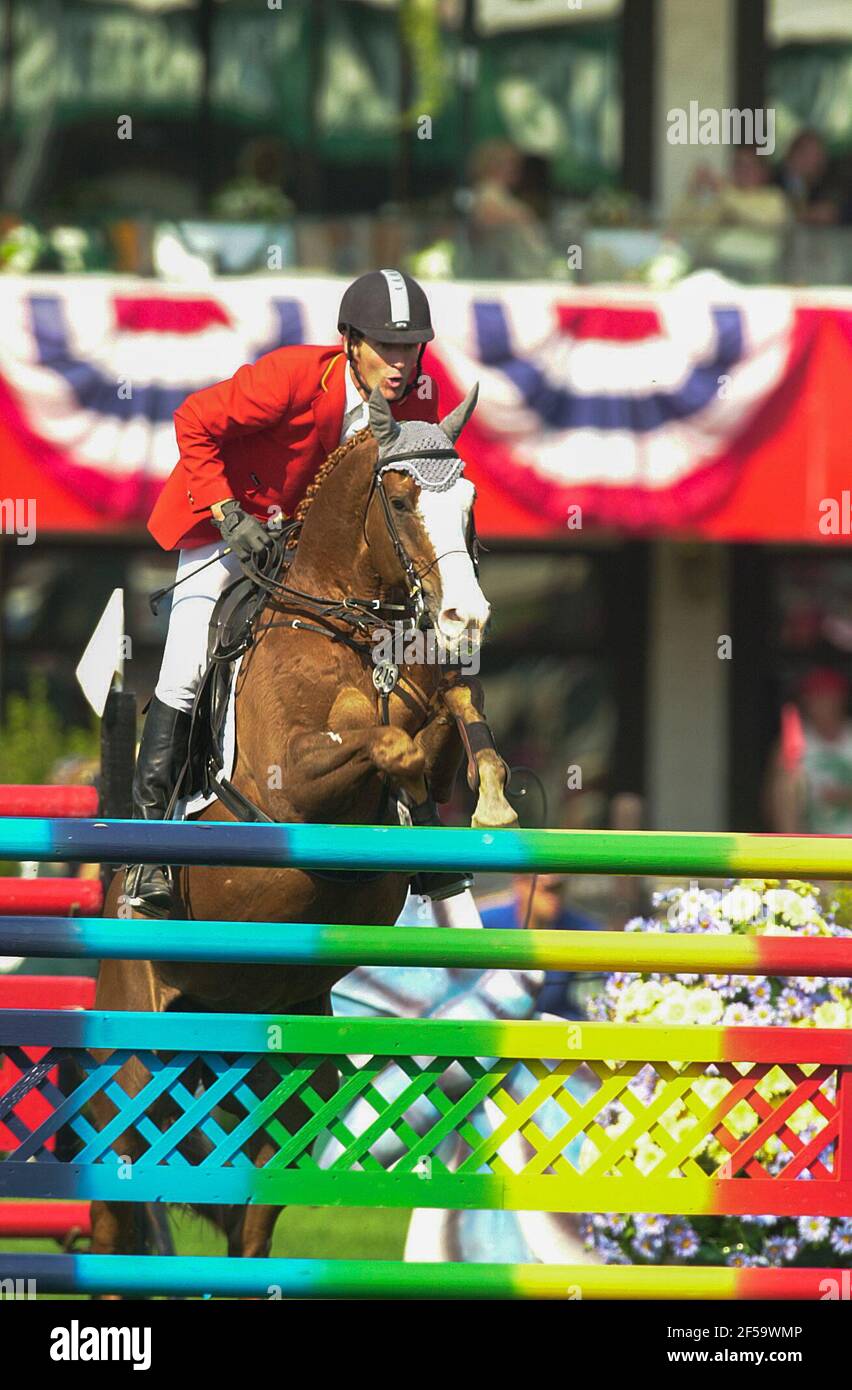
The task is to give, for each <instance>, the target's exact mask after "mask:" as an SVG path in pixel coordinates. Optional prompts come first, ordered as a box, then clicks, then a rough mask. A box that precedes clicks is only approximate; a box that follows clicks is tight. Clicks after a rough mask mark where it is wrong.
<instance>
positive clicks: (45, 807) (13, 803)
mask: <svg viewBox="0 0 852 1390" xmlns="http://www.w3.org/2000/svg"><path fill="white" fill-rule="evenodd" d="M97 814H98V791H97V787H29V786H25V785H23V784H22V785H20V786H17V787H10V786H5V787H2V786H0V816H96V815H97Z"/></svg>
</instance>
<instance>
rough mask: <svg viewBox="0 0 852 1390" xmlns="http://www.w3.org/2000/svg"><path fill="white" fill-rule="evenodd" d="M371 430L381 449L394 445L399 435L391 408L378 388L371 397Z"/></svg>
mask: <svg viewBox="0 0 852 1390" xmlns="http://www.w3.org/2000/svg"><path fill="white" fill-rule="evenodd" d="M370 429H371V430H372V432H373V437H374V438H375V439H377V440H378V442H379V449H385V448H387V446H388V445H389V444H393V442H394V440H395V439H396V437H397V435H398V434H399V425H398V424H397V422H396V420H395V419H394V418H393V416H392V415H391V409H390V406H389V405H388V403H387V401H386V400H385V398H384V396H383V395H382V392H381V388H380V387H378V386H376V387H374V388H373V391H372V393H371V395H370Z"/></svg>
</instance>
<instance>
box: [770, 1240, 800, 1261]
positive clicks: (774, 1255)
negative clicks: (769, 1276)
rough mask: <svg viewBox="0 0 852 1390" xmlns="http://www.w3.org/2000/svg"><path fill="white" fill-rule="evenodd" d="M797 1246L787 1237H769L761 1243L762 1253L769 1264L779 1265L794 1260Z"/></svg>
mask: <svg viewBox="0 0 852 1390" xmlns="http://www.w3.org/2000/svg"><path fill="white" fill-rule="evenodd" d="M797 1249H798V1246H797V1245H796V1242H795V1241H794V1240H790V1238H789V1237H788V1236H769V1237H768V1238H767V1239H766V1240H765V1241H764V1242H763V1253H764V1255H765V1256H766V1258H767V1259H768V1261H769V1263H770V1264H774V1265H780V1264H783V1263H784V1262H785V1261H789V1260H792V1259H795V1255H796V1251H797Z"/></svg>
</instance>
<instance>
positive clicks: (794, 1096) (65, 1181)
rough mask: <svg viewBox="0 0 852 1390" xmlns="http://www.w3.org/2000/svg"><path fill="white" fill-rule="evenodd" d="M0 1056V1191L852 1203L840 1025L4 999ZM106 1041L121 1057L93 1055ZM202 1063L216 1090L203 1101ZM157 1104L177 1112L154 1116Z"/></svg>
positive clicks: (201, 1197)
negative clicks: (48, 1004)
mask: <svg viewBox="0 0 852 1390" xmlns="http://www.w3.org/2000/svg"><path fill="white" fill-rule="evenodd" d="M0 1048H2V1049H3V1050H4V1051H5V1052H6V1053H7V1055H8V1056H9V1058H10V1059H11V1061H12V1063H13V1064H14V1065H15V1066H16V1067H18V1068H19V1069H20V1072H21V1076H22V1079H21V1081H19V1082H18V1083H17V1084H16V1085H13V1086H12V1087H11V1089H10V1090H9V1091H7V1093H6V1094H5V1095H4V1096H0V1120H2V1122H3V1123H4V1124H5V1125H6V1126H7V1128H8V1129H9V1130H10V1131H11V1132H12V1133H13V1135H14V1136H15V1137H16V1139H17V1140H18V1145H17V1148H15V1149H14V1150H13V1151H12V1152H11V1153H10V1154H9V1156H8V1157H7V1158H6V1160H5V1161H4V1162H0V1196H15V1197H19V1198H21V1197H23V1198H31V1199H56V1198H61V1199H71V1198H77V1199H79V1198H80V1197H88V1198H96V1197H97V1198H102V1199H108V1200H115V1201H131V1200H132V1201H138V1202H156V1201H170V1202H189V1201H196V1202H215V1203H222V1202H226V1203H230V1202H234V1203H255V1202H260V1203H272V1204H275V1205H278V1204H280V1205H287V1204H291V1203H295V1204H297V1205H303V1204H320V1205H329V1206H337V1205H341V1204H342V1205H347V1206H389V1207H413V1206H419V1207H450V1208H454V1209H463V1208H476V1209H491V1208H509V1209H512V1210H534V1211H619V1212H645V1211H658V1212H665V1213H671V1214H705V1215H707V1214H722V1213H734V1214H736V1213H739V1214H742V1213H758V1214H759V1213H763V1212H773V1213H775V1214H777V1215H823V1216H838V1215H844V1214H847V1213H848V1212H849V1211H852V1031H850V1030H847V1029H834V1030H832V1029H798V1028H773V1029H764V1028H748V1027H739V1028H715V1027H670V1028H663V1027H651V1026H642V1025H638V1024H629V1025H627V1026H619V1025H616V1024H607V1023H573V1022H566V1023H549V1022H513V1023H498V1024H494V1023H482V1022H473V1021H463V1022H457V1021H448V1020H433V1019H429V1020H419V1019H338V1018H325V1017H320V1018H314V1017H297V1016H282V1017H271V1016H269V1017H255V1016H251V1015H218V1016H215V1017H213V1018H211V1016H209V1015H205V1014H183V1013H180V1014H147V1013H133V1012H126V1013H103V1012H98V1011H92V1012H85V1013H77V1014H74V1013H68V1012H63V1011H57V1010H44V1011H32V1012H28V1011H25V1010H3V1011H0ZM32 1048H47V1049H48V1051H47V1053H46V1054H45V1055H43V1056H42V1057H40V1059H39V1061H38V1062H36V1063H33V1062H31V1061H30V1060H29V1059H28V1057H27V1055H26V1054H27V1051H28V1050H30V1049H32ZM101 1049H103V1050H106V1051H109V1052H111V1054H112V1055H111V1056H109V1057H107V1058H103V1057H101V1056H98V1053H99V1050H101ZM130 1056H135V1057H136V1058H138V1059H139V1061H140V1062H141V1063H142V1065H143V1067H144V1068H145V1070H146V1071H147V1073H148V1074H149V1077H150V1079H149V1081H148V1082H147V1084H146V1085H144V1086H143V1088H142V1089H141V1091H140V1092H139V1093H138V1094H136V1095H133V1096H129V1095H127V1094H126V1092H125V1091H124V1090H123V1089H122V1086H121V1075H122V1070H123V1068H124V1066H125V1063H126V1062H127V1060H128V1058H129V1057H130ZM69 1058H70V1059H71V1060H73V1062H74V1063H75V1064H76V1072H77V1075H76V1078H75V1079H74V1080H73V1081H68V1082H66V1083H65V1089H64V1090H62V1091H60V1087H59V1085H58V1084H55V1083H48V1086H47V1088H46V1091H45V1094H46V1095H47V1098H48V1099H49V1100H50V1101H51V1103H52V1105H53V1107H54V1108H53V1110H52V1111H51V1112H50V1114H49V1115H48V1116H47V1118H45V1119H44V1120H43V1121H42V1122H41V1123H39V1124H38V1125H37V1126H36V1127H35V1128H34V1129H29V1128H28V1127H27V1126H25V1125H23V1124H21V1123H19V1122H18V1119H17V1116H16V1113H15V1107H16V1104H17V1103H18V1102H19V1101H20V1099H21V1097H22V1096H23V1095H24V1094H25V1093H26V1092H27V1091H29V1090H30V1089H32V1088H33V1087H34V1086H41V1085H42V1082H43V1079H44V1077H45V1076H46V1075H47V1072H48V1071H49V1070H51V1068H52V1067H54V1066H56V1065H57V1064H58V1062H59V1060H60V1059H66V1060H67V1059H69ZM329 1058H331V1059H333V1060H334V1065H335V1066H336V1068H337V1070H338V1072H339V1076H340V1081H339V1085H338V1088H337V1090H336V1091H335V1092H334V1093H333V1094H332V1095H331V1096H330V1097H325V1091H324V1089H323V1081H322V1076H321V1072H322V1069H323V1067H324V1064H326V1063H327V1060H328V1059H329ZM544 1059H546V1060H544ZM581 1067H583V1068H584V1069H585V1070H586V1072H587V1074H591V1075H592V1076H594V1077H595V1078H596V1080H597V1089H596V1090H595V1091H594V1092H593V1093H592V1094H591V1095H590V1096H589V1098H588V1099H587V1100H585V1101H583V1102H581V1101H579V1100H578V1099H577V1098H576V1097H575V1096H574V1095H573V1094H572V1092H571V1089H570V1083H571V1080H572V1078H573V1077H574V1076H575V1073H577V1072H578V1070H579V1069H580V1068H581ZM518 1068H520V1069H521V1072H522V1073H523V1074H524V1085H523V1086H522V1087H521V1090H522V1092H523V1096H522V1099H520V1100H519V1099H518V1098H517V1096H518V1086H517V1071H516V1069H518ZM649 1068H650V1069H651V1072H652V1073H653V1075H654V1076H655V1077H656V1078H657V1079H658V1081H659V1082H660V1083H661V1084H660V1086H659V1088H658V1091H657V1093H656V1094H655V1095H654V1099H653V1101H652V1102H648V1101H647V1099H643V1098H642V1096H640V1094H638V1093H637V1091H636V1090H635V1089H634V1087H635V1084H636V1082H637V1078H638V1077H639V1075H640V1073H642V1072H644V1073H645V1076H646V1078H647V1076H648V1075H649V1073H648V1070H647V1069H649ZM770 1072H772V1073H773V1075H774V1076H775V1078H778V1077H779V1076H783V1078H784V1082H785V1086H786V1087H787V1088H788V1091H789V1093H788V1094H786V1095H784V1096H783V1099H780V1100H779V1099H778V1096H777V1094H775V1093H772V1094H770V1093H769V1092H767V1091H766V1088H765V1086H764V1084H763V1083H764V1082H765V1080H766V1078H767V1076H768V1074H769V1073H770ZM513 1073H515V1076H516V1081H515V1084H513V1086H512V1087H510V1086H509V1085H508V1080H509V1077H510V1076H511V1075H512V1074H513ZM65 1075H66V1076H67V1075H68V1069H67V1068H66V1071H65ZM200 1075H203V1076H205V1077H206V1078H207V1081H208V1085H207V1088H206V1089H205V1090H204V1091H203V1092H201V1093H200V1094H199V1093H198V1092H197V1089H196V1082H197V1078H198V1077H199V1076H200ZM708 1082H712V1086H710V1087H708ZM711 1090H712V1092H713V1094H712V1096H711V1095H710V1091H711ZM48 1091H49V1094H48ZM99 1091H105V1092H107V1093H108V1094H109V1096H110V1099H111V1100H112V1102H113V1104H114V1105H116V1106H117V1113H116V1115H115V1118H114V1119H113V1120H112V1121H111V1122H110V1124H109V1125H108V1126H107V1127H106V1128H105V1129H104V1130H103V1131H101V1132H95V1131H94V1130H93V1128H92V1126H91V1124H90V1122H89V1120H88V1119H87V1117H86V1109H87V1106H88V1104H89V1103H90V1101H91V1098H92V1096H93V1095H94V1094H95V1093H96V1092H99ZM165 1095H167V1096H168V1098H169V1104H170V1107H171V1109H170V1115H169V1118H170V1119H171V1120H172V1122H171V1123H170V1124H169V1125H168V1126H167V1127H165V1128H163V1129H161V1128H160V1125H159V1123H158V1120H162V1119H163V1116H162V1115H161V1114H160V1111H159V1110H158V1106H160V1107H161V1106H162V1103H163V1097H164V1096H165ZM228 1097H230V1098H231V1099H232V1101H233V1103H234V1105H235V1106H236V1108H237V1111H238V1113H239V1114H240V1115H241V1118H240V1119H239V1120H238V1122H237V1124H236V1125H235V1126H234V1128H232V1129H231V1130H229V1131H226V1130H225V1129H223V1128H222V1127H221V1125H220V1123H219V1119H218V1118H217V1111H218V1107H219V1106H220V1105H221V1104H222V1103H223V1100H224V1099H226V1098H228ZM356 1101H358V1102H361V1103H362V1106H361V1111H362V1113H363V1103H364V1102H366V1105H367V1109H368V1112H369V1120H368V1121H367V1122H365V1123H360V1122H359V1124H358V1125H355V1126H354V1127H351V1126H350V1115H351V1113H353V1112H352V1107H353V1105H354V1103H355V1102H356ZM294 1102H299V1106H298V1109H299V1114H298V1116H296V1115H295V1113H294V1111H293V1110H292V1104H293V1103H294ZM486 1102H488V1103H489V1106H490V1115H489V1117H488V1118H485V1114H484V1112H483V1110H482V1109H481V1107H483V1106H484V1105H485V1103H486ZM678 1105H679V1106H680V1107H681V1110H682V1111H683V1109H684V1108H685V1112H686V1114H687V1115H688V1119H687V1120H686V1121H684V1120H683V1119H681V1121H680V1123H679V1125H678V1128H677V1133H676V1135H675V1134H674V1133H670V1132H669V1129H668V1128H667V1118H666V1117H667V1115H668V1114H669V1113H670V1112H671V1111H672V1110H673V1108H675V1107H677V1106H678ZM288 1106H290V1107H291V1108H290V1109H288V1110H287V1112H286V1117H285V1107H288ZM744 1106H746V1107H749V1108H750V1109H751V1110H752V1111H753V1112H754V1116H755V1121H756V1124H755V1128H754V1130H753V1132H752V1133H750V1134H749V1135H747V1136H746V1137H744V1138H743V1137H740V1138H737V1137H736V1136H735V1133H734V1127H733V1126H731V1125H729V1124H728V1117H729V1116H730V1113H731V1111H732V1110H733V1109H734V1108H735V1107H738V1114H740V1115H741V1114H742V1112H743V1107H744ZM805 1106H807V1107H808V1110H809V1113H810V1114H811V1115H813V1114H814V1113H815V1114H816V1115H817V1116H818V1120H817V1121H813V1120H812V1121H811V1126H810V1131H809V1132H810V1137H809V1138H807V1139H803V1138H800V1137H799V1135H798V1134H797V1133H796V1132H795V1131H794V1129H793V1127H792V1124H791V1120H792V1117H794V1116H795V1114H796V1111H797V1110H799V1108H800V1107H805ZM546 1111H547V1112H549V1113H545V1112H546ZM616 1113H618V1114H619V1115H620V1116H621V1119H622V1124H621V1127H620V1128H618V1129H617V1130H616V1129H614V1128H613V1124H612V1116H613V1115H614V1114H616ZM130 1127H133V1128H135V1130H136V1131H137V1133H138V1134H139V1135H140V1136H141V1138H142V1139H143V1140H144V1142H145V1144H146V1146H147V1147H146V1148H145V1150H144V1152H143V1153H142V1154H141V1155H140V1156H139V1157H138V1158H137V1160H136V1162H135V1163H134V1165H133V1173H132V1177H131V1178H130V1179H128V1176H127V1174H126V1172H124V1171H123V1169H122V1168H121V1166H120V1165H119V1162H118V1158H117V1155H116V1153H115V1152H114V1150H113V1145H114V1142H115V1141H116V1140H117V1139H118V1137H119V1136H121V1135H122V1134H124V1132H125V1131H126V1130H127V1129H128V1128H130ZM261 1129H264V1130H265V1131H266V1134H267V1136H268V1137H269V1139H270V1141H271V1142H272V1144H273V1146H274V1152H273V1153H272V1155H271V1157H270V1158H269V1159H268V1161H267V1162H266V1163H265V1164H264V1165H263V1166H261V1167H255V1166H254V1165H253V1163H252V1161H251V1158H250V1157H249V1156H248V1153H247V1152H246V1146H247V1144H248V1143H249V1141H250V1139H251V1137H252V1136H253V1135H255V1134H256V1133H257V1132H258V1131H259V1130H261ZM60 1132H61V1134H62V1144H61V1152H62V1153H63V1154H69V1152H70V1151H71V1143H70V1142H69V1141H70V1140H71V1139H72V1138H73V1141H74V1142H75V1143H76V1152H72V1156H71V1157H70V1158H69V1159H68V1160H67V1161H61V1160H59V1159H58V1158H57V1156H56V1152H51V1149H50V1147H49V1145H50V1141H51V1140H56V1139H57V1137H58V1136H59V1135H60ZM190 1134H192V1135H193V1136H194V1138H195V1140H196V1141H200V1140H201V1139H203V1142H204V1146H205V1151H206V1152H205V1156H204V1157H203V1159H202V1160H201V1161H200V1162H196V1163H190V1162H188V1161H187V1157H186V1154H185V1152H184V1151H183V1150H182V1147H181V1146H182V1145H183V1144H184V1142H185V1141H186V1139H187V1136H188V1135H190ZM320 1136H326V1137H327V1138H330V1139H331V1140H333V1155H334V1156H333V1158H330V1159H326V1158H324V1156H323V1152H324V1151H320V1150H318V1149H316V1148H315V1141H316V1140H317V1139H318V1138H319V1137H320ZM643 1136H647V1138H648V1139H649V1140H651V1141H653V1143H654V1144H655V1145H656V1146H657V1147H658V1148H659V1150H660V1157H659V1159H658V1160H657V1162H656V1164H655V1165H654V1167H653V1168H652V1169H651V1170H650V1171H648V1170H647V1168H646V1167H645V1164H644V1162H642V1161H640V1159H639V1158H638V1157H637V1153H636V1144H637V1141H638V1140H639V1139H641V1138H642V1137H643ZM449 1138H452V1139H454V1140H456V1141H458V1140H461V1141H462V1144H463V1147H464V1151H465V1157H464V1158H463V1160H462V1162H461V1163H460V1165H459V1166H458V1167H457V1168H455V1169H453V1170H451V1169H450V1168H449V1167H448V1166H447V1165H446V1164H445V1163H444V1161H443V1160H442V1158H441V1154H440V1152H439V1151H440V1148H441V1145H442V1144H443V1143H444V1141H445V1140H447V1139H449ZM770 1139H772V1140H773V1144H774V1147H775V1149H776V1152H775V1155H774V1157H773V1159H772V1161H771V1163H768V1162H767V1161H766V1159H765V1158H763V1157H761V1155H762V1154H763V1153H764V1152H765V1148H766V1145H767V1143H768V1141H769V1140H770ZM711 1147H712V1151H713V1152H714V1153H715V1154H716V1157H715V1158H712V1159H711V1158H710V1157H708V1154H709V1153H710V1151H711ZM57 1152H59V1149H57Z"/></svg>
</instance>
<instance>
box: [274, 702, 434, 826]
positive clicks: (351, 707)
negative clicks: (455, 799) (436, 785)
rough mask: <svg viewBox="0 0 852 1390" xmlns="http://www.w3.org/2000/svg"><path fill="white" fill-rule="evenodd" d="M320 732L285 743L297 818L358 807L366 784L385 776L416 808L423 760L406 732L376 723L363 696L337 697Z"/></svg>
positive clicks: (422, 792) (287, 780)
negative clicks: (377, 774) (298, 816)
mask: <svg viewBox="0 0 852 1390" xmlns="http://www.w3.org/2000/svg"><path fill="white" fill-rule="evenodd" d="M325 724H326V727H325V728H324V729H319V730H316V729H315V730H312V731H310V732H307V731H303V732H300V733H295V734H293V735H292V736H291V737H290V739H289V740H288V743H287V750H286V773H285V776H284V778H283V781H284V786H285V789H286V795H287V797H288V799H289V800H290V801H292V803H293V804H294V805H295V806H296V807H297V808H298V810H299V812H300V814H302V815H304V816H306V817H308V818H309V819H311V818H317V817H319V818H321V817H322V815H323V813H324V812H325V811H327V808H328V806H329V805H336V806H344V807H345V806H347V805H348V806H349V808H350V810H351V812H352V814H353V815H354V814H355V813H356V810H357V809H358V802H359V801H360V800H361V798H362V795H363V791H364V788H365V785H366V784H367V783H368V782H369V781H371V780H372V779H373V778H374V777H375V774H376V772H383V773H386V774H387V776H388V777H389V778H390V780H391V782H392V783H393V784H394V785H395V786H397V787H400V788H401V789H402V790H403V791H404V792H405V793H406V794H407V795H408V796H409V797H410V798H411V799H412V801H413V802H414V803H415V804H419V803H420V802H422V801H423V800H425V798H426V795H427V787H426V778H425V775H424V774H425V769H426V758H425V756H424V753H423V751H422V749H420V748H418V747H417V745H416V743H415V742H414V740H413V739H412V738H411V737H410V736H409V735H408V734H407V733H406V732H405V730H404V729H397V728H394V727H392V726H386V725H383V724H377V723H376V712H375V709H374V707H373V705H372V703H371V701H370V700H368V698H367V696H366V695H364V694H362V692H361V691H360V690H357V689H356V688H355V687H354V686H344V687H343V689H342V690H341V691H340V692H339V694H338V695H337V698H336V699H335V701H334V704H333V706H332V708H331V710H330V712H329V715H328V718H327V719H326V721H325Z"/></svg>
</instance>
